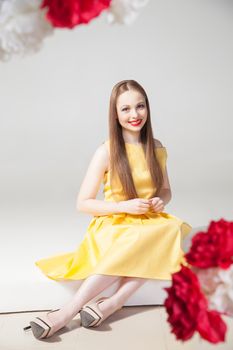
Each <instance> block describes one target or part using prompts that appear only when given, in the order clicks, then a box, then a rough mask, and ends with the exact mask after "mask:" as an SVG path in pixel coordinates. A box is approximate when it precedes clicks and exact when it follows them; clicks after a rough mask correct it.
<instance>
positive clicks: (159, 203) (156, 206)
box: [150, 197, 164, 213]
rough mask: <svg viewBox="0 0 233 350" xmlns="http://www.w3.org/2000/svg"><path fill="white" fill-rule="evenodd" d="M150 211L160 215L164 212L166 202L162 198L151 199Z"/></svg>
mask: <svg viewBox="0 0 233 350" xmlns="http://www.w3.org/2000/svg"><path fill="white" fill-rule="evenodd" d="M150 210H151V211H152V212H154V213H159V212H161V211H163V210H164V202H163V200H162V199H161V198H160V197H153V198H151V199H150Z"/></svg>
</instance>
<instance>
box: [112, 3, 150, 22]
mask: <svg viewBox="0 0 233 350" xmlns="http://www.w3.org/2000/svg"><path fill="white" fill-rule="evenodd" d="M148 1H149V0H112V1H111V5H110V7H109V9H108V10H107V11H106V12H107V21H108V23H111V24H112V23H120V24H127V25H129V24H131V23H132V22H133V21H134V20H135V19H136V18H137V17H138V15H139V13H140V10H141V8H142V7H144V6H146V5H147V3H148Z"/></svg>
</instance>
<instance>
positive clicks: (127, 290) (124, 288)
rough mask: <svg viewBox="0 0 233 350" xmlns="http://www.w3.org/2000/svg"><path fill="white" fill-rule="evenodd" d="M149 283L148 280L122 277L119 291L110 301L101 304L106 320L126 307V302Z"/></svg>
mask: <svg viewBox="0 0 233 350" xmlns="http://www.w3.org/2000/svg"><path fill="white" fill-rule="evenodd" d="M146 281H147V279H146V278H138V277H122V280H121V284H120V286H119V288H118V289H117V291H116V292H115V293H114V294H113V295H112V296H111V297H110V298H108V299H106V300H104V301H103V302H102V303H100V304H99V308H100V311H101V312H102V313H103V316H104V319H106V318H107V317H108V316H110V315H111V314H113V313H114V312H115V311H116V310H118V309H119V308H120V307H122V306H123V305H124V303H125V302H126V300H127V299H128V298H129V297H130V296H131V295H132V294H133V293H134V292H136V290H137V289H138V288H139V287H141V286H142V285H143V284H144V283H145V282H146Z"/></svg>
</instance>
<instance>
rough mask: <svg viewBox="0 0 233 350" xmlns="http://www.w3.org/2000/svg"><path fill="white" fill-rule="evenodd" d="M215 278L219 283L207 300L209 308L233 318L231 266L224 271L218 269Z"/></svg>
mask: <svg viewBox="0 0 233 350" xmlns="http://www.w3.org/2000/svg"><path fill="white" fill-rule="evenodd" d="M217 277H218V278H219V281H220V283H219V284H218V286H217V288H216V290H215V292H214V293H212V294H211V296H210V298H209V301H210V303H211V307H214V308H215V309H216V310H218V311H222V312H226V313H227V314H228V315H230V316H233V265H231V266H230V267H229V268H228V269H226V270H224V269H219V271H218V274H217Z"/></svg>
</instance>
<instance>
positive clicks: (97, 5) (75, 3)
mask: <svg viewBox="0 0 233 350" xmlns="http://www.w3.org/2000/svg"><path fill="white" fill-rule="evenodd" d="M110 2H111V0H65V1H63V0H43V1H42V4H41V8H45V7H47V9H48V12H47V14H46V17H47V19H48V21H49V22H50V23H51V24H52V25H53V26H54V27H60V28H61V27H63V28H73V27H75V26H76V25H78V24H81V23H88V22H90V21H91V20H92V19H93V18H95V17H97V16H99V14H100V13H101V12H102V11H103V10H104V9H106V8H108V7H109V6H110Z"/></svg>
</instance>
